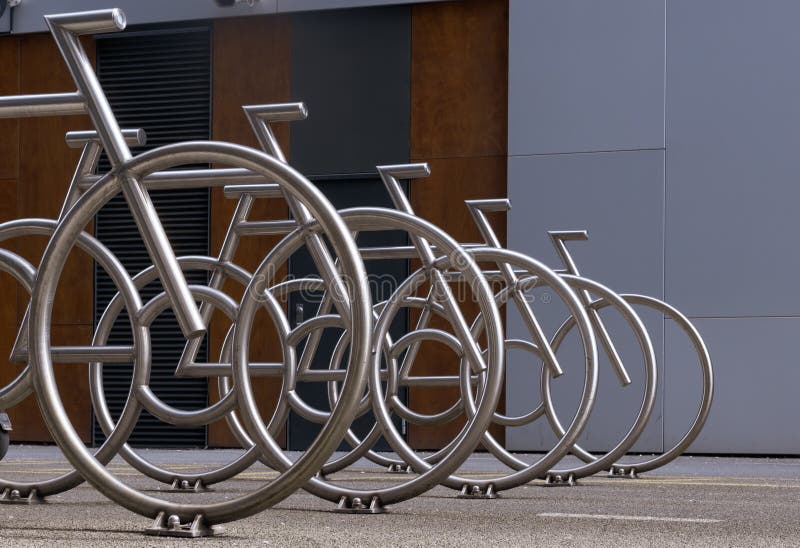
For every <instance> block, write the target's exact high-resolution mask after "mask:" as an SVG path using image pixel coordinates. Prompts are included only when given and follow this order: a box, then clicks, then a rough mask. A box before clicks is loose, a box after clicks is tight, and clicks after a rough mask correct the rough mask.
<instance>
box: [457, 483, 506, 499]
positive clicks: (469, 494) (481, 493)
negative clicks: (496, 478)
mask: <svg viewBox="0 0 800 548" xmlns="http://www.w3.org/2000/svg"><path fill="white" fill-rule="evenodd" d="M456 498H459V499H486V500H491V499H496V498H500V494H499V493H498V492H497V490H496V489H495V488H494V485H490V486H489V487H487V488H486V489H482V488H481V487H480V486H478V485H464V486H463V487H462V488H461V492H460V493H459V494H458V495H456Z"/></svg>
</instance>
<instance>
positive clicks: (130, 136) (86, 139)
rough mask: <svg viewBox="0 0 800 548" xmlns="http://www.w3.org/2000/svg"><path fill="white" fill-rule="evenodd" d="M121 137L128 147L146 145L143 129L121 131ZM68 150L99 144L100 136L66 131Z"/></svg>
mask: <svg viewBox="0 0 800 548" xmlns="http://www.w3.org/2000/svg"><path fill="white" fill-rule="evenodd" d="M122 137H123V138H124V139H125V142H126V143H127V144H128V145H129V146H134V147H140V146H144V145H145V144H147V134H146V133H145V132H144V130H143V129H141V128H139V129H123V130H122ZM66 141H67V146H68V147H69V148H81V147H84V146H86V144H88V143H98V144H99V143H100V135H98V133H97V132H96V131H94V130H86V131H68V132H67V135H66Z"/></svg>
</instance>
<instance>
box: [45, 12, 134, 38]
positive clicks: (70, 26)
mask: <svg viewBox="0 0 800 548" xmlns="http://www.w3.org/2000/svg"><path fill="white" fill-rule="evenodd" d="M45 20H46V21H47V23H48V25H50V26H56V27H59V28H62V29H64V30H65V31H67V32H71V33H72V34H74V35H76V36H80V35H81V34H102V33H106V32H119V31H121V30H125V27H126V26H127V24H128V23H127V20H126V18H125V13H124V12H123V11H122V10H121V9H119V8H114V9H108V10H96V11H82V12H77V13H63V14H59V15H47V16H45Z"/></svg>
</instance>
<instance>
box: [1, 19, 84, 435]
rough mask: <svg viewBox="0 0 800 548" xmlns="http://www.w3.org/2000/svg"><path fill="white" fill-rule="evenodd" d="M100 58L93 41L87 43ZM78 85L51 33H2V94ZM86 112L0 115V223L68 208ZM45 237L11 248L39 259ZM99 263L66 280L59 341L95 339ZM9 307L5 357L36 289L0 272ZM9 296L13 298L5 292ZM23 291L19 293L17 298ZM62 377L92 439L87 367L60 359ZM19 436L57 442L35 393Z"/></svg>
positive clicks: (17, 413)
mask: <svg viewBox="0 0 800 548" xmlns="http://www.w3.org/2000/svg"><path fill="white" fill-rule="evenodd" d="M84 44H85V46H87V50H88V52H89V54H90V56H93V44H94V43H93V41H91V40H86V41H84ZM74 89H75V84H74V82H73V81H72V79H71V77H70V76H69V73H68V72H67V69H66V67H65V66H64V62H63V60H62V59H61V56H60V55H59V53H58V50H57V48H56V47H55V44H54V42H53V40H52V38H51V37H50V35H48V34H36V35H26V36H22V37H16V36H15V37H2V38H0V94H2V95H6V94H16V93H49V92H65V91H71V90H74ZM90 127H91V125H90V122H89V120H88V118H86V117H60V118H38V119H33V118H31V119H24V120H3V121H0V221H7V220H10V219H16V218H20V217H50V218H52V217H55V216H57V215H58V212H59V210H60V208H61V203H62V201H63V198H64V195H65V194H66V190H67V186H68V184H69V180H70V177H71V175H72V172H73V170H74V167H75V164H76V163H77V160H78V154H77V153H76V152H75V151H73V150H71V149H69V148H67V146H66V143H65V142H64V134H65V133H66V132H67V131H68V130H72V129H88V128H90ZM45 243H46V242H45V239H44V238H30V239H29V238H25V239H17V240H13V241H11V242H9V243H8V244H7V247H8V248H9V249H11V250H12V251H15V252H17V253H19V254H20V255H22V256H24V257H25V258H27V259H28V260H29V261H31V262H32V263H33V264H34V265H38V263H39V259H40V258H41V253H42V251H43V250H44V245H45ZM92 280H93V271H92V263H91V262H90V261H87V260H85V259H84V260H82V261H81V260H77V261H76V260H72V261H70V262H69V263H68V266H67V269H66V270H65V273H64V277H63V279H62V284H63V285H62V287H65V288H68V291H67V290H62V291H61V292H60V294H59V296H58V297H57V300H56V304H55V307H54V319H55V321H54V324H53V327H52V331H51V333H52V337H53V341H54V343H55V344H87V343H88V342H89V341H90V340H91V333H92V329H91V325H92V303H93V290H94V288H93V284H92ZM0 291H2V293H0V294H2V295H3V297H4V305H3V307H2V312H0V356H3V358H0V359H5V358H4V357H5V356H7V355H8V353H9V351H10V348H11V346H12V344H13V342H14V338H15V336H16V333H17V328H18V321H19V320H20V319H21V316H22V314H23V313H24V310H25V308H26V306H27V301H28V295H27V294H26V293H25V292H24V291H22V289H21V288H19V287H18V286H17V284H16V283H14V282H13V281H12V280H11V278H10V277H8V276H6V275H2V276H0ZM7 295H9V296H10V298H5V297H6V296H7ZM14 295H16V296H14ZM56 367H57V371H56V378H57V380H58V382H59V387H60V388H61V389H62V390H63V392H62V393H63V394H68V395H69V397H68V398H65V399H64V405H65V407H66V408H67V412H68V414H69V416H70V418H71V419H72V421H73V424H74V425H75V427H76V429H77V430H78V433H79V435H80V436H81V437H82V439H84V440H85V441H89V440H90V439H91V405H90V402H89V387H88V383H87V370H86V369H87V366H85V365H65V366H59V365H57V366H56ZM0 369H2V373H0V382H3V383H5V382H8V381H9V380H11V378H13V377H14V376H16V374H18V373H19V372H20V371H21V369H22V367H21V366H19V365H17V366H10V367H9V366H8V365H6V366H4V367H3V368H0ZM8 411H9V415H10V417H11V421H12V424H13V426H14V434H13V436H12V440H14V441H26V442H28V441H39V442H46V441H51V438H50V434H49V433H48V431H47V428H46V427H45V425H44V422H43V421H42V419H41V416H40V413H39V409H38V406H37V403H36V399H35V397H33V396H31V397H29V398H28V399H27V400H26V401H24V402H22V403H21V404H20V405H18V406H16V407H14V408H13V409H10V410H8Z"/></svg>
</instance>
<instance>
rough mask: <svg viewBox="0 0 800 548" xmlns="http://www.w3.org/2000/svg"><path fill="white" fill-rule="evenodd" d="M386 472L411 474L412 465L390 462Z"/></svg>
mask: <svg viewBox="0 0 800 548" xmlns="http://www.w3.org/2000/svg"><path fill="white" fill-rule="evenodd" d="M386 472H387V473H389V474H410V473H411V467H410V466H409V465H407V464H390V465H389V467H388V468H387V469H386Z"/></svg>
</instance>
